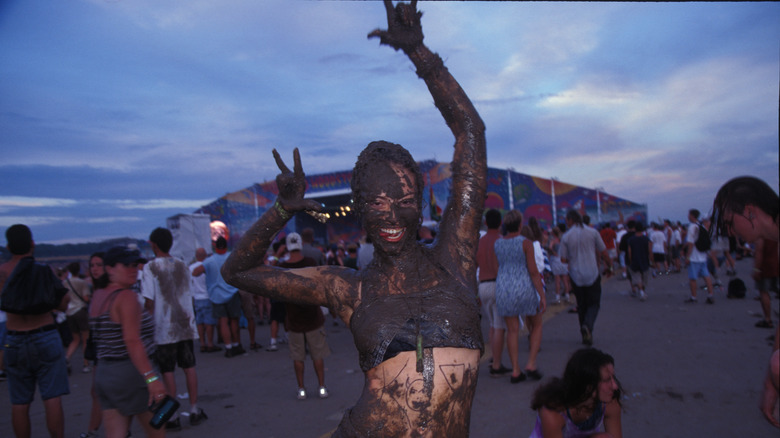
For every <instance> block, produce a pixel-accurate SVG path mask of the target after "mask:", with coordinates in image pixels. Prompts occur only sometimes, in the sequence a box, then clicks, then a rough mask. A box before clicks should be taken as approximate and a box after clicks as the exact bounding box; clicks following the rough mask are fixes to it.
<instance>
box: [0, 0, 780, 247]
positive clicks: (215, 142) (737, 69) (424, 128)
mask: <svg viewBox="0 0 780 438" xmlns="http://www.w3.org/2000/svg"><path fill="white" fill-rule="evenodd" d="M418 7H419V9H421V10H422V11H423V12H424V16H423V31H424V33H425V37H426V38H425V42H426V44H427V45H428V46H429V47H430V48H431V49H432V50H434V51H436V52H438V53H439V54H440V55H441V56H442V58H443V59H444V60H445V63H446V65H447V66H448V67H449V69H450V71H451V72H452V73H453V75H454V76H455V77H456V79H458V81H459V82H460V83H461V85H462V86H463V88H464V89H465V90H466V92H467V93H468V95H469V96H470V97H471V99H472V101H473V102H474V104H475V106H476V107H477V109H478V111H479V112H480V115H481V116H482V119H483V120H484V121H485V125H486V127H487V141H488V164H489V165H490V166H491V167H499V168H513V169H515V170H516V171H518V172H523V173H528V174H531V175H535V176H542V177H546V178H549V177H557V178H558V179H560V180H561V181H563V182H568V183H572V184H577V185H581V186H586V187H603V189H604V190H605V191H606V192H608V193H611V194H613V195H616V196H620V197H623V198H627V199H630V200H633V201H636V202H642V203H647V204H648V208H649V214H650V217H651V218H653V219H654V218H657V217H665V218H667V217H668V218H671V219H675V220H684V219H685V215H686V212H687V209H688V208H690V207H697V208H699V209H700V210H702V211H705V212H706V211H707V210H708V209H709V208H710V206H711V201H712V198H713V196H714V193H715V192H716V191H717V189H718V187H719V186H720V185H721V184H722V183H724V182H725V181H726V180H728V179H729V178H731V177H734V176H738V175H744V174H750V175H755V176H758V177H760V178H763V179H765V180H767V181H768V182H769V183H770V185H771V186H772V187H774V188H775V190H777V187H778V97H779V95H780V93H779V92H778V83H779V80H780V79H779V78H780V59H779V57H780V4H778V3H772V2H766V3H743V2H740V3H634V2H632V3H590V2H587V3H568V2H552V3H544V2H533V3H526V2H452V3H450V2H420V3H419V6H418ZM378 27H381V28H383V29H384V28H386V27H387V23H386V18H385V12H384V8H383V6H382V4H381V3H378V2H362V1H349V2H347V1H328V2H314V1H289V0H288V1H276V0H262V1H256V0H220V1H213V0H188V1H164V2H161V1H155V0H134V1H129V0H91V1H90V0H70V1H57V2H52V1H44V0H3V1H1V2H0V153H1V154H2V159H1V160H0V229H1V230H3V232H4V230H5V228H6V227H8V226H9V225H11V224H14V223H19V222H21V223H26V224H28V225H30V226H31V228H32V230H33V234H34V236H35V239H36V241H38V242H49V243H58V242H72V241H86V240H94V239H101V238H106V237H121V236H131V237H138V238H145V237H147V236H148V234H149V232H150V231H151V230H152V229H153V228H154V227H156V226H161V225H165V218H167V217H168V216H172V215H174V214H177V213H190V212H192V211H194V210H195V209H197V208H198V207H200V206H202V205H205V204H207V203H209V202H211V201H212V200H215V199H216V198H218V197H220V196H222V195H224V194H226V193H228V192H232V191H236V190H239V189H241V188H243V187H246V186H249V185H251V184H253V183H255V182H263V181H267V180H272V179H273V178H274V177H275V175H276V173H277V169H276V166H275V163H274V161H273V159H272V155H271V149H272V148H277V149H279V150H280V151H282V154H283V156H284V157H287V158H288V160H290V161H291V156H292V152H291V151H292V148H294V147H299V148H300V150H301V156H302V160H303V165H304V170H305V171H306V172H307V173H310V174H314V173H326V172H331V171H336V170H346V169H351V168H352V166H353V165H354V162H355V159H356V157H357V155H358V153H359V152H360V150H362V148H363V147H364V146H365V145H366V144H367V143H368V142H370V141H372V140H378V139H383V140H388V141H392V142H395V143H400V144H403V145H404V146H406V147H407V148H408V149H410V151H411V152H412V154H413V155H414V156H415V158H417V159H418V160H423V159H436V160H439V161H450V160H451V158H452V155H451V154H452V152H451V151H452V144H453V137H452V135H451V134H450V132H449V130H448V129H447V127H446V125H445V124H444V121H443V119H442V118H441V116H440V115H439V113H438V112H437V110H436V109H435V107H434V106H433V104H432V99H431V98H430V95H429V94H428V92H427V89H426V88H425V85H424V83H423V81H422V80H420V79H418V78H417V77H416V76H415V74H414V70H413V67H412V65H411V63H410V62H409V60H408V59H407V58H405V57H404V56H403V55H402V54H401V53H397V52H395V51H393V50H392V49H391V48H389V47H386V46H379V42H378V41H377V40H375V39H372V40H368V39H367V38H366V35H367V34H368V32H370V31H371V30H373V29H375V28H378Z"/></svg>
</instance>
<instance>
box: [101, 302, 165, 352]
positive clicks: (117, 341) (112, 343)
mask: <svg viewBox="0 0 780 438" xmlns="http://www.w3.org/2000/svg"><path fill="white" fill-rule="evenodd" d="M122 290H124V289H118V290H116V291H114V292H112V293H111V295H110V296H109V297H108V306H107V308H108V309H111V304H113V302H114V299H115V298H116V296H117V295H118V294H119V292H120V291H122ZM89 328H90V330H91V336H92V337H93V338H94V341H95V347H96V350H97V358H98V360H126V359H130V355H129V354H128V352H127V346H126V345H125V341H124V339H123V338H122V325H121V324H119V323H118V322H114V321H112V320H111V315H110V311H109V310H106V311H105V312H104V313H101V314H100V315H98V316H96V317H90V318H89ZM141 343H142V344H143V346H144V350H145V351H146V355H147V356H151V355H152V354H153V353H154V352H155V351H156V350H157V345H156V344H155V343H154V318H153V317H152V315H151V314H149V312H147V311H146V309H144V308H143V307H142V308H141Z"/></svg>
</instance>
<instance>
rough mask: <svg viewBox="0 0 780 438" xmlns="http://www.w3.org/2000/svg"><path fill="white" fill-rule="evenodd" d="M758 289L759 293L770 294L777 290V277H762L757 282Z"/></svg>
mask: <svg viewBox="0 0 780 438" xmlns="http://www.w3.org/2000/svg"><path fill="white" fill-rule="evenodd" d="M756 289H757V290H758V291H759V292H769V290H770V289H772V290H777V277H761V278H759V279H758V280H756Z"/></svg>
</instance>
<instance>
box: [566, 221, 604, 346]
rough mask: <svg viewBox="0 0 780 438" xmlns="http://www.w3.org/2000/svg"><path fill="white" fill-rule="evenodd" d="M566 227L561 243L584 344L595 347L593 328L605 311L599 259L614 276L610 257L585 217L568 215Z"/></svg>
mask: <svg viewBox="0 0 780 438" xmlns="http://www.w3.org/2000/svg"><path fill="white" fill-rule="evenodd" d="M566 226H567V228H568V230H567V231H566V233H565V234H564V235H563V238H562V239H561V261H562V262H564V263H568V264H569V277H570V278H571V282H572V289H573V291H574V296H575V297H576V298H577V315H578V317H579V325H580V334H581V335H582V343H583V344H585V345H593V327H594V325H595V323H596V317H597V316H598V313H599V308H600V307H601V275H600V273H599V264H598V260H597V259H596V256H597V255H598V256H599V257H601V259H602V260H603V261H604V263H605V264H606V265H607V266H610V268H609V272H612V268H611V265H610V262H609V254H608V253H607V247H606V246H605V245H604V241H603V240H602V239H601V236H600V235H599V233H598V232H596V230H594V229H593V228H590V227H586V226H583V223H582V216H580V214H579V213H578V212H577V211H576V210H569V211H568V213H566Z"/></svg>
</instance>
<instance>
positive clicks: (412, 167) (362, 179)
mask: <svg viewBox="0 0 780 438" xmlns="http://www.w3.org/2000/svg"><path fill="white" fill-rule="evenodd" d="M378 162H384V163H387V164H397V165H399V166H401V167H403V168H404V169H407V170H409V171H410V172H412V174H413V175H414V181H415V185H416V186H417V187H416V193H415V197H416V199H417V208H418V209H419V210H420V214H422V198H423V197H422V193H423V186H424V182H423V177H422V172H421V171H420V166H419V165H418V164H417V162H416V161H414V158H412V154H410V153H409V151H407V150H406V149H405V148H404V147H403V146H401V145H399V144H395V143H389V142H386V141H381V140H380V141H372V142H371V143H369V144H368V146H366V148H365V149H363V152H361V153H360V155H359V156H358V159H357V162H355V167H354V168H353V169H352V182H351V184H350V185H351V188H352V202H353V203H354V205H355V208H356V209H357V213H358V215H359V216H362V214H363V212H364V211H365V208H366V203H367V202H368V201H369V199H365V198H364V197H363V196H364V191H363V188H364V187H366V186H368V185H369V184H373V183H374V180H373V178H372V175H370V174H369V173H368V172H367V171H368V169H369V168H370V167H371V166H372V165H375V164H376V163H378Z"/></svg>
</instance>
